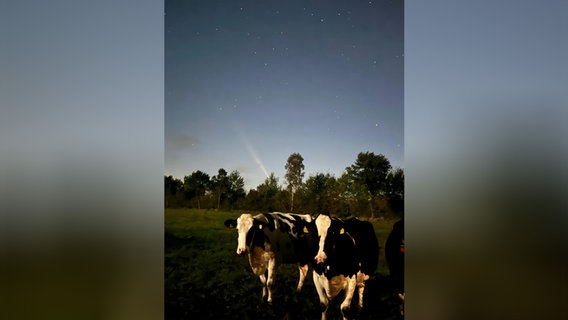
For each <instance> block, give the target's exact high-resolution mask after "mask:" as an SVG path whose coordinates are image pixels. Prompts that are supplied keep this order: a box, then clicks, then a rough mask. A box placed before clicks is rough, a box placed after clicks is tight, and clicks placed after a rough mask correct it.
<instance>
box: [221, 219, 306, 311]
mask: <svg viewBox="0 0 568 320" xmlns="http://www.w3.org/2000/svg"><path fill="white" fill-rule="evenodd" d="M225 226H227V227H229V228H235V227H236V228H237V232H238V240H237V254H239V255H241V254H243V253H244V252H247V254H248V258H249V262H250V266H251V268H252V271H253V272H254V274H256V275H258V276H259V278H260V282H261V283H262V298H263V300H264V299H265V298H267V302H268V303H272V285H273V284H274V281H275V277H276V271H277V269H278V266H279V265H280V264H297V265H298V269H299V271H300V279H299V281H298V287H297V289H296V290H297V292H300V290H301V289H302V286H303V285H304V280H305V279H306V275H307V274H308V268H309V264H310V262H311V260H312V259H313V257H314V256H315V253H316V251H317V242H316V241H317V240H316V235H317V233H316V229H315V224H314V221H313V218H312V216H310V215H300V214H292V213H281V212H273V213H261V214H258V215H255V216H253V215H252V214H248V213H244V214H242V215H241V216H240V217H239V218H237V219H229V220H226V221H225Z"/></svg>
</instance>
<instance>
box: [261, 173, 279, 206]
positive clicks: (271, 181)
mask: <svg viewBox="0 0 568 320" xmlns="http://www.w3.org/2000/svg"><path fill="white" fill-rule="evenodd" d="M256 190H257V191H258V193H259V196H260V198H261V199H262V204H263V205H262V208H261V210H269V211H273V210H274V207H275V206H276V195H277V194H278V192H279V191H280V188H279V187H278V178H276V176H275V175H274V172H272V173H270V175H269V176H268V177H267V178H266V179H265V180H264V183H262V184H260V185H259V186H258V187H256Z"/></svg>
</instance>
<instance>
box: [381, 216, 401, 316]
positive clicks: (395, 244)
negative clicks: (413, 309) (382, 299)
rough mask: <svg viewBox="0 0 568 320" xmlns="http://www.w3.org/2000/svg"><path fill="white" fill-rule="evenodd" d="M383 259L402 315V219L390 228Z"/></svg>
mask: <svg viewBox="0 0 568 320" xmlns="http://www.w3.org/2000/svg"><path fill="white" fill-rule="evenodd" d="M385 258H386V260H387V265H388V268H389V273H390V278H391V280H392V283H393V286H394V290H395V293H396V294H397V296H398V298H399V302H400V303H399V306H400V314H401V315H404V218H403V219H400V220H399V221H397V222H395V223H394V224H393V226H392V230H391V232H390V234H389V236H388V238H387V242H386V244H385Z"/></svg>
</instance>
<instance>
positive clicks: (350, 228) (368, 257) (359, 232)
mask: <svg viewBox="0 0 568 320" xmlns="http://www.w3.org/2000/svg"><path fill="white" fill-rule="evenodd" d="M345 229H346V230H347V232H349V234H350V235H351V236H352V237H353V238H354V239H355V244H356V246H355V255H356V259H357V261H358V262H359V263H361V272H363V273H365V274H367V275H373V274H374V273H375V271H376V270H377V267H378V265H379V241H378V239H377V235H376V234H375V228H374V227H373V225H372V224H371V223H370V222H369V221H361V220H359V219H357V218H350V219H347V220H345Z"/></svg>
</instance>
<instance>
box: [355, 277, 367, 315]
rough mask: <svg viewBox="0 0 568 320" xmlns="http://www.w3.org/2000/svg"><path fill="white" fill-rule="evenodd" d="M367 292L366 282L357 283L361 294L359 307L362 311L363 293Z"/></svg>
mask: <svg viewBox="0 0 568 320" xmlns="http://www.w3.org/2000/svg"><path fill="white" fill-rule="evenodd" d="M364 292H365V282H363V283H360V284H358V285H357V293H358V294H359V303H358V305H357V306H358V307H359V311H361V310H362V309H363V293H364Z"/></svg>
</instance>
